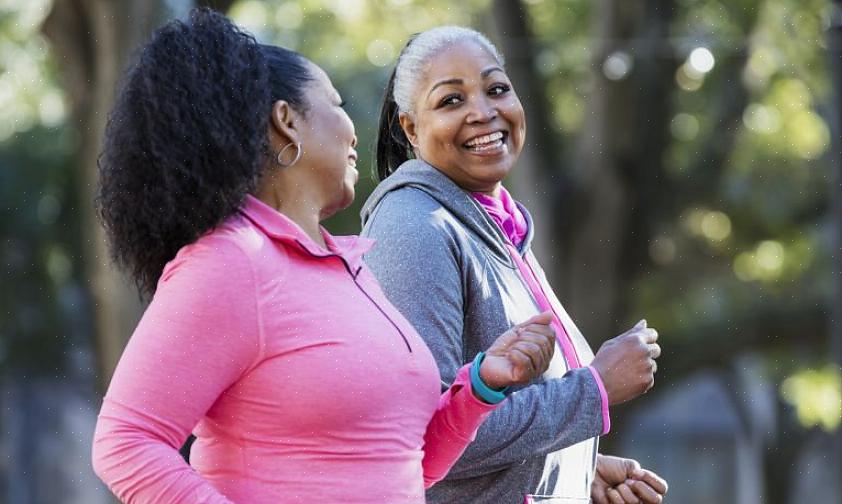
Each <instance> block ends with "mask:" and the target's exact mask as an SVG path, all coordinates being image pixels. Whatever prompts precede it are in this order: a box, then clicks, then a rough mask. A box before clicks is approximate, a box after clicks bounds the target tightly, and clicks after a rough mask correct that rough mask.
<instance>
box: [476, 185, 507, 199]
mask: <svg viewBox="0 0 842 504" xmlns="http://www.w3.org/2000/svg"><path fill="white" fill-rule="evenodd" d="M501 187H503V184H501V183H500V182H497V183H496V184H494V187H491V188H488V189H480V190H479V191H474V192H478V193H482V194H485V195H486V196H491V197H492V198H497V199H500V188H501Z"/></svg>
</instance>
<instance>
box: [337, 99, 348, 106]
mask: <svg viewBox="0 0 842 504" xmlns="http://www.w3.org/2000/svg"><path fill="white" fill-rule="evenodd" d="M347 104H348V102H346V101H345V100H342V101H340V102H339V106H340V107H342V108H345V105H347Z"/></svg>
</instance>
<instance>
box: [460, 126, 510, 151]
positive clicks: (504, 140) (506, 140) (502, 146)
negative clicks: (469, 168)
mask: <svg viewBox="0 0 842 504" xmlns="http://www.w3.org/2000/svg"><path fill="white" fill-rule="evenodd" d="M494 133H502V134H503V138H502V139H501V142H500V145H499V146H497V147H493V148H489V149H485V150H479V151H478V150H475V149H473V148H471V147H469V146H468V145H466V144H467V143H468V142H470V141H472V140H474V139H476V138H480V137H484V136H486V135H492V134H494ZM508 145H509V132H508V131H507V130H504V129H495V130H490V131H484V132H481V133H478V134H476V135H472V136H470V137H469V138H468V139H466V140H465V141H464V142H462V143H461V144H460V147H461V148H462V149H463V150H464V151H466V152H468V153H469V154H471V155H473V156H479V157H494V156H500V155H503V154H506V153H507V152H508V151H509V147H508Z"/></svg>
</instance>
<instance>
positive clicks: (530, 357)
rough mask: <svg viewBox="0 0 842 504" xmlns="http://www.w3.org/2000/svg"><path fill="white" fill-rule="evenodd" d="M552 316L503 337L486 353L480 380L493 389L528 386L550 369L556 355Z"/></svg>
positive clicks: (545, 315)
mask: <svg viewBox="0 0 842 504" xmlns="http://www.w3.org/2000/svg"><path fill="white" fill-rule="evenodd" d="M552 320H553V315H552V312H544V313H541V314H539V315H535V316H534V317H532V318H530V319H529V320H527V321H526V322H522V323H520V324H518V325H516V326H514V327H513V328H511V329H509V330H508V331H506V332H505V333H503V334H502V335H501V336H500V337H499V338H497V340H496V341H495V342H494V343H493V344H492V345H491V347H490V348H489V349H488V350H486V351H485V359H484V360H483V361H482V365H481V366H480V369H479V375H480V378H482V381H483V382H484V383H485V384H486V385H488V386H489V387H491V388H494V389H503V388H505V387H508V386H510V385H518V384H521V383H528V382H530V381H531V380H533V379H534V378H536V377H538V376H540V375H541V374H542V373H543V372H544V371H546V370H547V367H548V366H549V365H550V359H552V358H553V352H555V331H553V328H552V327H550V322H552Z"/></svg>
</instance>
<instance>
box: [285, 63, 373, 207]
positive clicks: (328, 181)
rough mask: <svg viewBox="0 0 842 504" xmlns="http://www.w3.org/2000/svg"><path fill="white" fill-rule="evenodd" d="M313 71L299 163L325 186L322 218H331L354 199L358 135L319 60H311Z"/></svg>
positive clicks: (320, 185)
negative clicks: (313, 62) (314, 62)
mask: <svg viewBox="0 0 842 504" xmlns="http://www.w3.org/2000/svg"><path fill="white" fill-rule="evenodd" d="M310 71H311V73H312V76H313V81H311V83H310V85H309V86H308V88H307V90H306V92H305V97H306V101H307V103H308V109H307V112H306V115H305V119H304V121H303V122H304V127H303V128H302V131H301V138H300V141H301V145H302V149H303V152H302V155H301V163H299V164H301V165H302V168H305V169H306V172H307V174H308V175H309V176H310V177H312V178H314V179H315V180H312V182H311V183H312V184H314V186H315V187H317V188H318V189H320V190H321V193H322V200H323V202H322V211H321V214H322V215H321V218H327V217H329V216H331V215H333V214H334V213H336V212H338V211H339V210H342V209H343V208H346V207H348V206H349V205H350V204H351V203H353V202H354V185H355V184H356V183H357V179H358V178H359V172H358V171H357V168H356V165H357V151H356V150H355V147H356V145H357V137H356V135H355V134H354V123H353V122H351V118H350V117H348V114H347V113H346V112H345V109H343V108H342V106H343V102H342V98H341V97H340V96H339V93H338V92H337V91H336V89H335V88H334V87H333V84H332V83H331V82H330V78H328V76H327V74H326V73H325V72H324V70H322V69H321V68H319V67H318V66H317V65H315V64H312V63H311V64H310ZM301 171H305V170H303V169H302V170H301Z"/></svg>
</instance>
